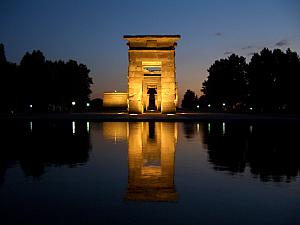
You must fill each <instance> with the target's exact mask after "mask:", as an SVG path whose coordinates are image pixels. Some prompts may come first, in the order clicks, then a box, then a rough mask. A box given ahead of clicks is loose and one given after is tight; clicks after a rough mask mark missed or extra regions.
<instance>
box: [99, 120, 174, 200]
mask: <svg viewBox="0 0 300 225" xmlns="http://www.w3.org/2000/svg"><path fill="white" fill-rule="evenodd" d="M103 135H104V138H106V139H109V140H112V141H115V142H118V141H125V140H127V141H128V186H127V191H126V194H125V199H126V200H128V201H177V200H178V193H177V192H176V190H175V184H174V164H175V149H176V143H177V124H176V123H166V122H155V123H154V122H140V123H135V122H129V123H122V122H104V123H103Z"/></svg>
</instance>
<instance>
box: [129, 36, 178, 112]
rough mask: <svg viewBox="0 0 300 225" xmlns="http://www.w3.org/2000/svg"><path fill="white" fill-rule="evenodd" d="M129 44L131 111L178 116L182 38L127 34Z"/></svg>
mask: <svg viewBox="0 0 300 225" xmlns="http://www.w3.org/2000/svg"><path fill="white" fill-rule="evenodd" d="M124 39H125V40H127V41H128V43H127V45H128V47H129V50H128V60H129V63H128V111H129V113H144V112H150V111H158V112H161V113H175V112H176V106H177V101H178V94H177V83H176V67H175V47H176V45H177V43H176V41H178V40H179V39H180V35H125V36H124Z"/></svg>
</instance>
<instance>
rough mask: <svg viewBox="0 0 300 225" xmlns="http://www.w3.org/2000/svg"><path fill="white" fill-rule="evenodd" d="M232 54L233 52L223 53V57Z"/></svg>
mask: <svg viewBox="0 0 300 225" xmlns="http://www.w3.org/2000/svg"><path fill="white" fill-rule="evenodd" d="M231 54H234V53H233V52H224V55H231Z"/></svg>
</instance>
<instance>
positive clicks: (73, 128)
mask: <svg viewBox="0 0 300 225" xmlns="http://www.w3.org/2000/svg"><path fill="white" fill-rule="evenodd" d="M75 132H76V130H75V121H73V122H72V133H73V134H75Z"/></svg>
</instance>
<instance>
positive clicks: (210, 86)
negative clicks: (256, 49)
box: [202, 54, 247, 109]
mask: <svg viewBox="0 0 300 225" xmlns="http://www.w3.org/2000/svg"><path fill="white" fill-rule="evenodd" d="M246 69H247V63H246V60H245V58H244V57H240V56H237V55H235V54H232V55H231V56H229V57H228V58H227V59H221V60H217V61H215V62H214V64H213V65H211V66H210V68H209V69H208V72H209V76H208V78H207V80H205V81H204V82H203V85H202V86H203V88H202V92H203V93H204V95H205V98H206V101H207V102H209V103H210V104H211V105H212V106H213V107H214V108H220V107H223V104H224V103H225V105H226V108H229V109H235V108H236V107H239V106H240V105H241V104H242V102H243V101H244V100H245V98H246V96H247V79H246Z"/></svg>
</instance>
